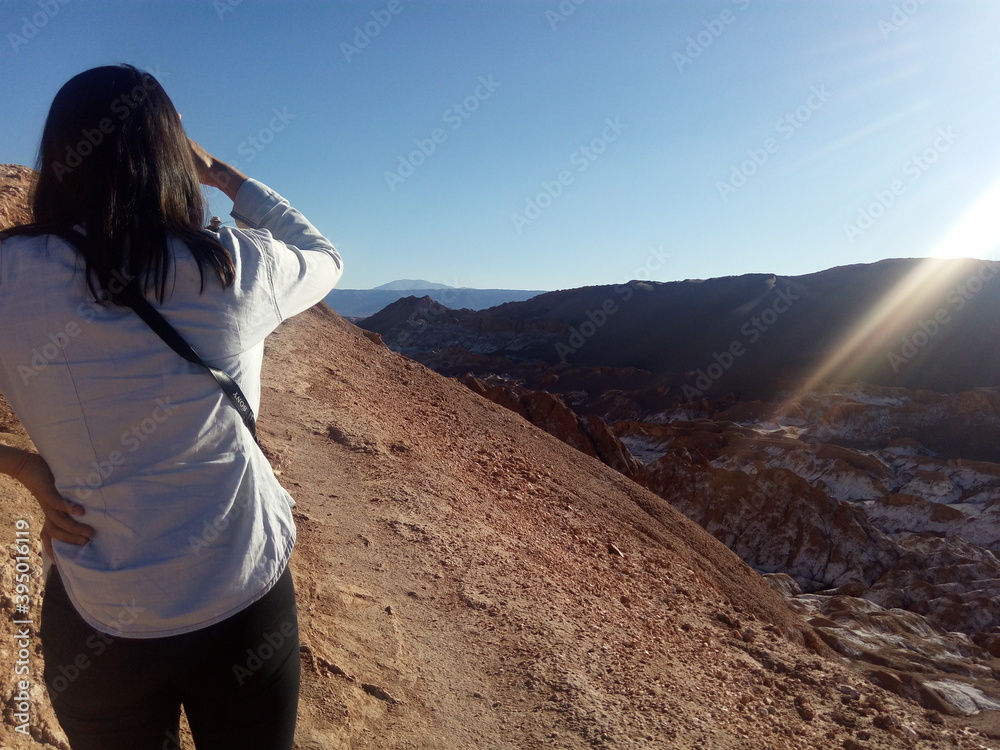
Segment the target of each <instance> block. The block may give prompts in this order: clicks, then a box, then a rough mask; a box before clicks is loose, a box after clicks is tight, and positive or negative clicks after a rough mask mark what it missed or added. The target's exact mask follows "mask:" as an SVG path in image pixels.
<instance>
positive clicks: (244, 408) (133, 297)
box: [118, 283, 259, 442]
mask: <svg viewBox="0 0 1000 750" xmlns="http://www.w3.org/2000/svg"><path fill="white" fill-rule="evenodd" d="M118 300H119V301H120V302H121V303H122V304H125V305H128V306H129V307H131V308H132V309H133V310H135V312H136V314H137V315H138V316H139V317H140V318H142V319H143V320H144V321H146V324H147V325H148V326H149V327H150V328H152V329H153V331H154V332H155V333H156V334H157V335H158V336H159V337H160V338H161V339H163V340H164V341H165V342H166V343H167V345H168V346H169V347H170V348H171V349H173V350H174V351H175V352H177V353H178V354H179V355H181V356H182V357H184V359H186V360H187V361H188V362H192V363H193V364H196V365H201V366H202V367H204V368H205V369H206V370H208V371H209V373H210V374H211V375H212V377H213V378H215V380H216V382H217V383H218V384H219V387H220V388H222V392H223V393H225V394H226V396H227V397H228V398H229V400H230V401H232V403H233V406H235V407H236V411H238V412H239V413H240V417H242V419H243V424H245V425H246V426H247V429H248V430H250V434H251V435H252V436H253V439H254V441H257V420H256V419H255V418H254V413H253V409H252V408H251V407H250V404H249V402H248V401H247V399H246V396H244V395H243V391H242V389H240V386H239V384H237V382H236V381H235V380H233V379H232V378H231V377H229V375H227V374H226V373H224V372H223V371H222V370H218V369H216V368H214V367H212V366H211V365H208V364H206V363H205V360H203V359H202V358H201V357H200V356H198V352H196V351H195V350H194V349H193V348H191V345H190V344H188V342H187V341H185V340H184V337H183V336H181V335H180V334H179V333H177V330H176V329H175V328H174V327H173V326H172V325H170V323H168V322H167V321H166V319H165V318H164V317H163V316H162V315H160V313H159V311H158V310H157V309H156V308H155V307H153V306H152V305H151V304H149V300H147V299H146V297H145V296H144V295H143V294H142V293H141V292H140V291H139V289H138V287H137V286H135V284H134V283H133V284H129V286H128V287H126V290H125V292H124V293H123V294H120V295H118ZM257 442H259V441H257Z"/></svg>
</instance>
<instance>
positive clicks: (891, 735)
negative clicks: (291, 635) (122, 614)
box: [0, 308, 1000, 750]
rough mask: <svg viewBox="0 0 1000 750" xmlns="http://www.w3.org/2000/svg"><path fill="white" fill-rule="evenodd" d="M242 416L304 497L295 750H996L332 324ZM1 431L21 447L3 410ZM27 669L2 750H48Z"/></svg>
mask: <svg viewBox="0 0 1000 750" xmlns="http://www.w3.org/2000/svg"><path fill="white" fill-rule="evenodd" d="M260 417H261V418H260V425H261V435H262V442H263V445H264V448H265V450H266V452H267V453H268V455H269V457H270V458H271V460H272V464H273V465H274V467H275V470H276V471H277V472H279V474H280V477H281V479H282V481H283V483H285V485H286V486H287V487H289V489H290V490H291V491H292V493H293V494H294V495H295V497H296V498H297V500H298V507H297V510H296V518H297V522H298V526H299V533H300V538H299V544H298V546H297V549H296V551H295V554H294V556H293V561H292V568H293V573H294V576H295V580H296V585H297V587H298V592H299V601H300V617H301V631H302V654H301V657H302V660H303V666H304V685H303V694H302V704H301V709H300V722H299V732H298V736H297V747H298V748H300V749H301V750H320V749H321V748H322V749H324V750H325V749H326V748H347V747H350V748H373V749H374V748H378V749H379V750H382V749H385V748H456V750H457V749H462V750H464V749H465V748H535V747H555V748H676V749H678V750H680V749H684V750H687V749H689V748H705V749H707V750H737V749H739V750H760V749H761V748H770V749H771V750H779V749H780V750H785V749H788V750H792V749H793V748H794V749H795V750H799V749H801V748H815V749H816V750H828V749H829V748H845V749H846V750H857V749H858V748H872V749H882V748H908V747H916V748H942V749H943V748H969V749H971V748H998V747H1000V744H998V743H997V742H996V741H994V740H991V739H989V738H987V737H986V736H984V735H983V734H981V733H979V732H977V731H975V730H973V729H969V728H966V727H965V724H964V723H963V722H960V721H958V720H956V719H954V718H952V717H950V716H943V715H942V714H941V713H940V712H939V711H933V710H928V709H925V708H920V707H918V706H917V705H916V704H914V703H912V702H910V701H907V700H904V699H903V698H900V697H899V696H897V695H895V694H893V693H892V692H889V691H887V690H884V689H883V688H881V687H878V686H876V685H875V684H873V683H871V682H870V681H868V680H866V679H864V678H863V677H862V676H861V675H859V674H858V673H857V672H856V671H855V670H853V669H851V668H850V667H848V666H847V665H846V663H845V662H844V660H843V659H842V657H840V656H839V655H837V654H836V653H835V652H834V651H833V650H831V649H830V648H829V647H828V646H826V645H825V643H824V641H823V639H822V638H821V637H820V636H819V634H818V631H817V630H816V629H815V628H813V627H812V626H810V625H808V624H807V623H806V622H805V621H804V620H803V619H802V618H801V617H800V616H799V615H797V614H796V613H794V612H792V611H791V610H790V609H789V608H788V607H787V606H786V604H785V603H784V600H783V599H782V598H781V597H780V596H779V595H778V594H776V593H774V591H773V590H772V588H771V587H770V586H769V585H768V584H767V583H766V582H765V581H764V580H763V579H762V578H761V577H760V576H759V575H758V574H756V573H754V572H753V571H752V570H750V568H749V567H747V566H746V565H745V564H744V563H743V562H742V561H740V560H739V558H738V557H736V556H735V555H734V554H733V553H731V552H730V551H729V550H727V549H726V548H725V547H724V546H723V545H722V544H721V543H719V542H718V541H717V540H715V539H714V538H713V537H711V536H710V535H709V534H707V533H706V532H705V531H703V530H702V529H701V528H700V527H698V526H697V525H695V524H694V523H693V522H691V521H690V520H688V519H686V518H685V517H684V516H683V515H681V514H680V513H678V512H677V511H676V510H674V509H673V508H672V507H671V506H670V505H669V504H668V503H666V502H665V501H663V500H662V499H661V498H659V497H657V496H656V495H655V494H653V493H651V492H649V491H648V490H646V489H643V488H642V487H640V486H639V485H638V484H636V483H635V482H633V481H631V480H629V479H627V478H626V477H625V476H624V475H622V474H621V473H619V472H616V471H614V470H612V469H610V468H609V467H607V466H605V465H604V464H602V463H601V462H600V461H598V460H596V459H594V458H592V457H589V456H586V455H584V454H582V453H581V452H579V451H577V450H575V449H573V448H571V447H569V446H567V445H565V444H564V443H562V442H561V441H559V440H557V439H555V438H553V437H551V436H549V435H547V434H545V433H543V432H542V431H540V430H538V429H536V428H534V427H532V426H531V425H529V424H528V423H527V422H526V421H525V420H524V419H522V418H521V417H520V416H518V415H516V414H513V413H512V412H510V411H509V410H507V409H504V408H502V407H500V406H497V405H494V404H492V403H490V402H488V401H487V400H485V399H483V398H481V397H479V396H478V395H476V394H474V393H472V392H471V391H469V390H468V389H467V388H465V387H464V386H462V385H460V384H458V383H455V382H453V381H450V380H447V379H444V378H442V377H440V376H439V375H436V374H434V373H432V372H430V371H429V370H427V369H425V368H423V367H422V366H420V365H418V364H416V363H414V362H412V361H410V360H407V359H405V358H403V357H401V356H399V355H398V354H395V353H393V352H391V351H389V350H388V349H386V348H385V347H383V346H381V345H379V343H378V342H377V341H374V340H372V339H370V338H368V337H366V336H364V335H362V334H361V332H359V331H358V330H357V329H355V328H354V327H352V326H350V325H349V324H347V323H345V322H344V321H342V320H341V319H340V318H339V317H337V316H336V315H335V314H334V313H332V312H330V311H329V310H326V309H322V308H316V309H313V310H311V311H309V312H308V313H306V314H303V315H302V316H300V317H299V318H297V319H296V320H294V321H291V322H290V323H288V324H286V325H285V326H283V327H282V328H281V329H280V330H279V331H278V332H277V333H276V334H275V335H274V336H273V337H272V338H271V339H270V340H269V345H268V349H267V355H266V362H265V373H264V394H263V405H262V409H261V415H260ZM0 433H2V434H0V440H2V441H4V442H8V443H13V444H17V445H28V444H29V442H28V439H27V437H26V436H25V435H24V434H23V431H22V430H21V429H20V427H19V425H18V424H17V422H16V420H15V419H14V418H13V416H12V415H10V413H9V412H8V411H7V410H6V407H5V405H2V404H0ZM18 520H20V521H23V522H25V523H26V524H27V525H28V526H29V527H30V528H31V529H32V531H33V533H34V534H37V531H38V529H40V527H41V517H40V514H39V513H38V511H37V509H36V508H35V506H34V504H33V501H32V500H31V498H29V497H27V496H26V494H25V493H24V492H23V491H22V490H21V489H20V487H19V486H17V485H15V484H14V483H12V482H10V481H4V482H0V528H4V529H7V530H8V531H7V532H6V533H7V534H8V541H7V542H6V543H5V550H7V551H8V555H9V557H10V558H11V560H10V562H8V563H6V564H4V565H3V566H2V567H0V575H2V580H0V592H2V595H0V608H2V609H3V611H4V613H5V615H6V616H7V617H10V616H11V615H12V613H13V609H12V607H13V603H12V600H11V592H12V591H13V590H14V589H13V576H14V574H15V564H14V559H13V558H15V557H16V556H17V555H16V552H17V551H16V550H15V549H14V546H13V545H12V544H11V542H12V541H13V537H14V534H13V529H14V527H15V522H16V521H18ZM35 540H36V541H34V542H33V544H32V551H31V554H30V558H31V559H30V561H29V566H30V568H31V574H32V576H33V578H32V582H31V586H32V597H33V599H32V614H33V615H37V612H38V608H39V604H40V599H41V596H42V591H41V582H40V580H39V575H40V565H39V563H38V556H37V553H38V544H37V537H35ZM29 651H30V653H29V654H27V655H26V658H27V660H28V665H29V667H30V670H31V675H32V679H33V685H32V687H31V689H30V701H29V702H30V706H29V713H30V717H29V719H28V721H27V722H26V723H27V727H26V729H27V730H28V731H29V732H30V737H26V736H24V735H22V734H21V733H19V732H18V731H15V727H16V726H17V725H18V724H20V723H21V722H20V721H19V720H18V718H17V717H16V716H15V714H16V713H17V710H16V706H15V704H14V703H13V701H12V699H13V698H14V696H15V695H16V692H17V686H16V684H15V681H14V671H13V669H12V665H14V664H15V663H16V661H17V659H18V653H17V649H16V644H15V642H14V641H13V639H11V638H5V639H3V640H2V641H0V664H2V665H3V669H2V670H0V700H2V702H3V706H4V714H3V724H4V735H3V740H2V746H3V747H4V748H12V749H16V750H21V749H22V748H36V747H53V748H57V747H58V748H63V750H65V748H66V744H65V741H64V739H63V738H62V736H61V733H60V731H59V729H58V727H57V726H56V725H55V723H54V721H53V718H52V715H51V711H50V710H49V709H48V707H47V699H46V697H45V694H44V690H43V689H42V686H41V685H40V684H38V679H39V678H38V675H39V674H40V671H41V667H42V664H41V657H40V653H39V644H38V641H37V637H34V636H33V637H32V640H31V645H30V647H29ZM185 746H186V747H190V743H189V742H187V743H186V744H185Z"/></svg>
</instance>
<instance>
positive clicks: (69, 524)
mask: <svg viewBox="0 0 1000 750" xmlns="http://www.w3.org/2000/svg"><path fill="white" fill-rule="evenodd" d="M17 478H18V481H19V482H21V484H23V485H24V486H25V487H26V488H27V489H28V492H30V493H31V494H32V495H34V496H35V499H36V500H37V501H38V504H39V505H40V506H41V507H42V513H44V514H45V525H44V526H43V527H42V545H43V546H44V547H45V551H46V552H47V553H48V554H49V557H50V558H52V559H53V560H54V559H55V556H54V555H53V553H52V540H53V539H58V540H59V541H61V542H66V543H68V544H86V543H87V542H89V541H90V538H91V537H92V536H93V535H94V529H93V527H91V526H88V525H87V524H84V523H80V522H79V521H77V520H75V519H74V518H73V516H82V515H83V514H84V509H83V506H81V505H77V504H76V503H74V502H71V501H69V500H66V499H65V498H64V497H63V496H62V495H60V494H59V492H58V490H56V484H55V479H54V477H53V476H52V472H51V470H49V465H48V464H47V463H46V462H45V459H44V458H42V457H41V456H40V455H38V454H37V453H32V454H31V455H29V456H28V458H27V463H25V465H24V468H23V469H22V470H21V472H20V473H19V474H18V477H17Z"/></svg>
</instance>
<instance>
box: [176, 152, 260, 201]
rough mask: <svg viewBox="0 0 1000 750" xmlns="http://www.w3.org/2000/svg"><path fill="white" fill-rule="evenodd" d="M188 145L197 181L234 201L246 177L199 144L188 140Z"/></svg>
mask: <svg viewBox="0 0 1000 750" xmlns="http://www.w3.org/2000/svg"><path fill="white" fill-rule="evenodd" d="M188 145H189V146H190V147H191V156H192V158H193V159H194V166H195V169H197V170H198V179H199V180H200V181H201V184H202V185H207V186H208V187H214V188H218V189H219V190H221V191H222V192H223V193H225V194H226V195H227V196H229V199H230V200H232V201H235V200H236V193H237V192H239V189H240V185H242V184H243V183H244V182H245V181H246V179H247V176H246V175H245V174H243V173H242V172H240V171H239V170H238V169H236V168H235V167H231V166H229V165H228V164H226V163H225V162H224V161H221V160H219V159H216V158H215V157H214V156H212V155H211V154H210V153H208V151H206V150H205V149H204V148H202V147H201V145H200V144H198V143H196V142H195V141H192V140H191V139H190V138H188Z"/></svg>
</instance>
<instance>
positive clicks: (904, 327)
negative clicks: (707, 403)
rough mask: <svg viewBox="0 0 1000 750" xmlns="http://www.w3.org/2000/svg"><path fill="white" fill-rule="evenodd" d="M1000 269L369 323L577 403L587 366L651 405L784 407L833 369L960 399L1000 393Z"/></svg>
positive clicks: (750, 282)
mask: <svg viewBox="0 0 1000 750" xmlns="http://www.w3.org/2000/svg"><path fill="white" fill-rule="evenodd" d="M998 270H1000V265H998V264H996V263H992V262H990V261H981V260H972V259H959V260H916V259H910V260H886V261H881V262H879V263H872V264H867V265H855V266H844V267H840V268H833V269H830V270H827V271H822V272H820V273H815V274H809V275H806V276H796V277H780V276H774V275H769V274H749V275H745V276H734V277H726V278H719V279H709V280H705V281H678V282H669V283H661V282H647V281H632V282H630V283H628V284H622V285H618V286H599V287H585V288H582V289H571V290H565V291H559V292H550V293H548V294H542V295H539V296H537V297H534V298H532V299H530V300H527V301H525V302H512V303H509V304H505V305H502V306H499V307H496V308H493V309H490V310H482V311H476V312H473V311H455V310H453V311H452V312H449V313H448V314H445V315H442V316H441V319H440V320H437V319H430V320H428V319H427V318H426V316H422V317H417V318H415V319H414V321H413V322H412V323H407V322H405V320H406V318H407V317H408V316H409V314H410V312H411V311H416V312H423V311H422V309H421V307H422V305H423V303H422V302H421V301H420V300H417V299H403V300H400V301H399V302H397V303H396V304H395V305H393V306H392V307H391V308H389V309H388V310H384V311H382V312H380V313H378V314H376V315H373V316H372V317H370V318H368V319H367V320H365V321H364V322H363V323H362V325H363V326H364V327H365V328H366V329H368V330H371V331H376V332H378V333H379V334H381V335H382V337H383V339H385V341H386V342H387V343H388V344H389V345H390V346H391V347H392V348H394V349H397V350H399V351H402V352H403V353H405V354H407V355H409V356H413V357H416V358H418V359H419V360H420V361H422V362H424V363H425V364H428V365H429V366H432V367H433V368H434V369H435V370H438V371H440V372H446V373H447V374H452V375H462V374H464V373H465V372H473V373H475V374H478V375H482V376H487V375H489V374H494V373H497V372H498V370H497V369H495V368H494V367H493V364H492V362H491V361H490V359H489V358H491V357H499V358H503V359H504V360H506V361H507V362H508V364H507V370H506V371H507V374H513V375H514V376H516V377H518V378H521V379H524V380H525V381H526V384H527V385H528V386H529V387H537V385H538V384H539V383H541V381H542V380H543V379H545V378H549V379H550V380H551V379H552V378H554V377H559V378H560V379H561V380H563V381H564V382H561V383H559V384H555V385H553V384H551V383H546V387H547V388H548V389H549V390H553V389H554V390H558V391H559V392H561V393H566V392H568V391H570V390H572V389H574V388H575V387H576V380H575V379H574V376H575V375H576V373H577V370H578V369H580V368H583V369H585V370H586V369H588V368H597V367H600V368H605V369H606V371H607V370H608V368H610V375H609V378H608V380H609V384H608V385H609V388H606V389H611V388H613V389H616V390H626V391H641V392H642V393H643V398H644V399H645V401H646V402H647V403H644V404H643V406H644V407H646V408H651V407H654V406H657V405H661V404H663V405H665V404H669V403H683V402H691V401H698V400H701V399H703V398H707V399H719V398H722V397H723V396H724V395H725V394H727V393H730V392H732V393H736V394H737V395H738V396H739V398H741V399H755V398H765V399H766V398H771V397H773V396H774V395H775V393H776V391H777V390H779V389H780V388H781V386H782V384H783V383H787V382H801V381H805V380H808V379H809V378H810V377H812V376H814V375H815V374H817V368H818V367H820V366H823V368H822V371H821V372H820V373H819V374H821V375H822V380H824V381H826V382H834V383H852V382H856V381H859V380H860V381H864V382H868V383H872V384H876V385H885V386H900V387H904V388H909V389H920V388H924V389H929V390H934V391H940V392H954V391H961V390H969V389H971V388H976V387H979V386H990V385H998V384H1000V379H998V378H1000V375H998V373H1000V349H998V348H997V347H996V346H995V345H994V344H993V342H994V339H995V336H996V330H997V321H998V320H1000V294H998V293H997V289H998V282H997V281H996V276H997V272H998ZM444 304H445V306H446V307H452V308H454V306H452V305H447V303H444ZM401 321H402V322H401ZM592 375H593V373H586V377H587V378H589V380H588V382H587V387H590V388H591V389H592V387H593V386H594V381H593V378H592Z"/></svg>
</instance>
